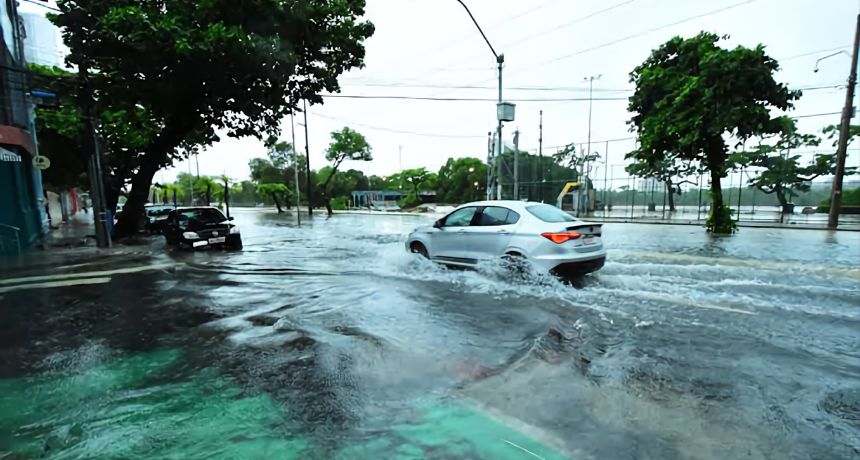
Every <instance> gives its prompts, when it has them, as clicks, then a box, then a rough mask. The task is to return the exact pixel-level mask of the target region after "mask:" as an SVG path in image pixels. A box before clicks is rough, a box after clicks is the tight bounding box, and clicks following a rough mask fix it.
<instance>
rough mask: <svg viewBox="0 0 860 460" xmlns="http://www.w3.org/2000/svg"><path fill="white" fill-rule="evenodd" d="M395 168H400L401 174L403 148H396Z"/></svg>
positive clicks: (400, 146) (399, 146)
mask: <svg viewBox="0 0 860 460" xmlns="http://www.w3.org/2000/svg"><path fill="white" fill-rule="evenodd" d="M397 167H399V168H400V172H401V173H403V146H402V145H398V146H397Z"/></svg>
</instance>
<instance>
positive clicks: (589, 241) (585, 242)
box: [582, 236, 597, 246]
mask: <svg viewBox="0 0 860 460" xmlns="http://www.w3.org/2000/svg"><path fill="white" fill-rule="evenodd" d="M594 243H597V240H595V239H594V237H593V236H586V237H585V238H583V239H582V245H583V246H588V245H589V244H594Z"/></svg>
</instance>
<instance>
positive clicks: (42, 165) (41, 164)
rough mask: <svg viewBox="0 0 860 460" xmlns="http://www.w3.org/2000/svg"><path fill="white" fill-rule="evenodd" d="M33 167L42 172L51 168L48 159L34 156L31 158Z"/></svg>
mask: <svg viewBox="0 0 860 460" xmlns="http://www.w3.org/2000/svg"><path fill="white" fill-rule="evenodd" d="M33 167H34V168H36V169H40V170H42V171H44V170H46V169H48V168H50V167H51V160H50V159H49V158H48V157H44V156H42V155H36V156H34V157H33Z"/></svg>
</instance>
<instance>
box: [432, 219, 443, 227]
mask: <svg viewBox="0 0 860 460" xmlns="http://www.w3.org/2000/svg"><path fill="white" fill-rule="evenodd" d="M433 228H442V219H439V220H437V221H436V222H433Z"/></svg>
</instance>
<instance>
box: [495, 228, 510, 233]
mask: <svg viewBox="0 0 860 460" xmlns="http://www.w3.org/2000/svg"><path fill="white" fill-rule="evenodd" d="M496 233H508V231H507V230H505V229H501V230H496Z"/></svg>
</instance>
